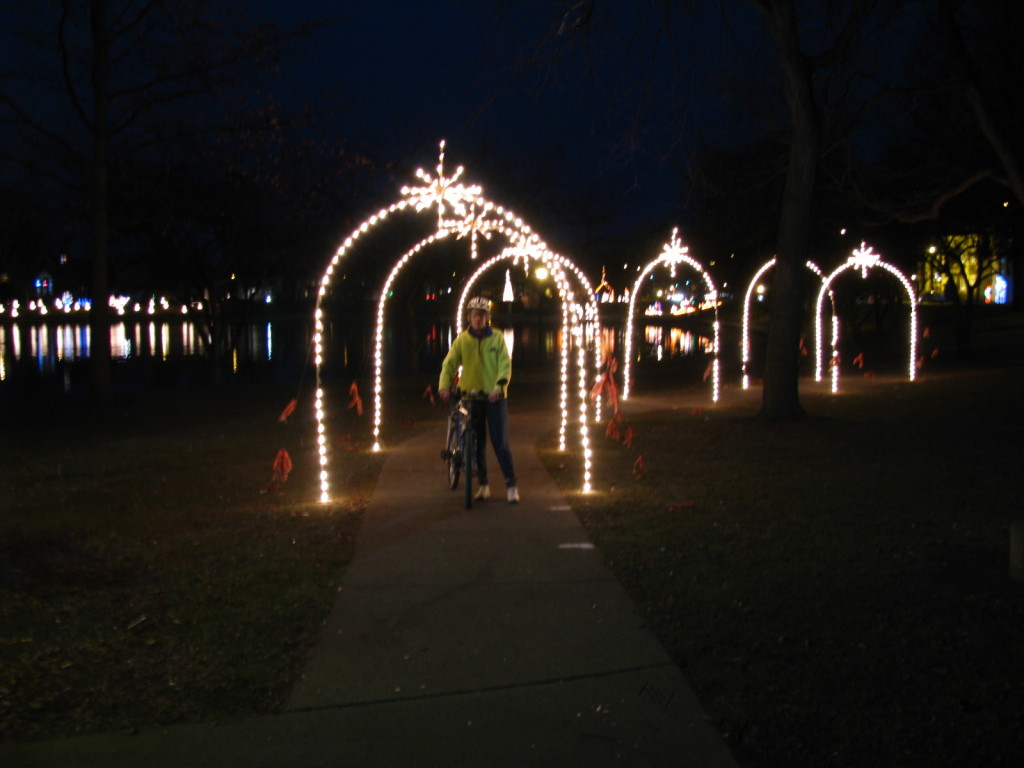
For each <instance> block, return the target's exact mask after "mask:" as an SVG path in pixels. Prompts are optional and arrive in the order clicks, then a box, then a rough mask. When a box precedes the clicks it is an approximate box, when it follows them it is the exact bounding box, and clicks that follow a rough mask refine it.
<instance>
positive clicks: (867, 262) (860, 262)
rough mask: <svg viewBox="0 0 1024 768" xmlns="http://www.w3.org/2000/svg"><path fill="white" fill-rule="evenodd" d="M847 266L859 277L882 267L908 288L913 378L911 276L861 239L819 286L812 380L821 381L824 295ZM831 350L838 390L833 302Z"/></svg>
mask: <svg viewBox="0 0 1024 768" xmlns="http://www.w3.org/2000/svg"><path fill="white" fill-rule="evenodd" d="M850 269H856V270H859V271H860V274H861V279H866V278H867V275H868V272H869V271H870V270H872V269H882V270H884V271H886V272H888V273H889V274H891V275H892V276H893V277H895V278H896V279H897V280H899V282H900V284H901V285H902V286H903V289H904V290H905V291H906V292H907V303H908V304H909V306H910V343H909V345H908V346H909V349H910V360H909V364H908V373H907V376H908V379H909V380H910V381H914V379H915V378H916V375H917V296H916V295H915V292H914V286H913V285H911V283H910V280H908V279H907V277H906V275H904V274H903V273H902V272H901V271H900V270H899V269H898V268H896V267H895V266H893V265H892V264H889V263H888V262H885V261H883V260H882V257H881V256H880V255H879V254H877V253H875V252H874V251H873V250H872V249H871V248H870V247H869V246H867V245H865V244H864V243H861V244H860V247H859V248H857V249H855V250H854V251H853V254H852V255H851V256H850V257H849V258H848V259H847V260H846V262H845V263H843V264H841V265H840V266H839V267H837V268H836V269H835V270H833V272H832V273H831V274H830V275H829V276H828V277H827V278H825V279H824V280H823V281H822V285H821V290H820V291H818V300H817V303H816V306H815V313H814V318H815V325H814V327H815V366H814V380H815V381H821V380H822V377H823V370H822V369H823V366H824V355H825V351H824V350H825V342H824V333H823V329H822V308H823V306H824V303H825V297H826V296H830V297H831V294H832V291H831V285H832V282H833V281H834V280H835V279H836V278H837V277H838V276H839V275H840V274H842V273H843V272H846V271H847V270H850ZM831 344H832V351H831V356H830V358H829V368H830V369H831V377H832V391H833V392H838V391H839V368H840V365H839V363H840V358H839V319H838V315H837V313H836V311H835V305H834V303H833V307H832V338H831Z"/></svg>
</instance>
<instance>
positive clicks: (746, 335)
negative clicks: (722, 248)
mask: <svg viewBox="0 0 1024 768" xmlns="http://www.w3.org/2000/svg"><path fill="white" fill-rule="evenodd" d="M775 261H776V259H775V258H774V257H772V258H771V259H769V260H768V261H766V262H765V263H764V264H762V265H761V268H760V269H759V270H757V272H755V273H754V276H753V277H752V278H751V280H750V284H749V285H748V286H747V292H746V294H745V295H744V297H743V326H742V327H743V330H742V339H741V347H742V348H741V358H742V360H741V364H742V373H743V389H749V388H750V371H749V370H748V366H749V364H750V301H751V298H752V296H753V295H754V293H755V292H757V290H758V288H759V287H761V285H760V280H761V277H762V276H763V275H764V273H765V272H767V271H768V270H769V269H771V268H772V267H774V266H775ZM806 267H807V268H808V269H809V270H811V272H813V273H814V274H815V275H817V276H818V279H819V280H824V279H825V275H824V273H823V272H822V271H821V267H819V266H818V265H817V264H815V263H814V262H813V261H810V260H808V261H807V262H806Z"/></svg>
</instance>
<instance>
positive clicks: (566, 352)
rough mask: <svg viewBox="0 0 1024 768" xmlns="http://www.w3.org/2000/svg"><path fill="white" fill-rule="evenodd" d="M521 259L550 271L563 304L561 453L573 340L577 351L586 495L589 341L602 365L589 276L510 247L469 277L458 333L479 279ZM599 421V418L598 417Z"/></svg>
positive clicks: (547, 256) (545, 254)
mask: <svg viewBox="0 0 1024 768" xmlns="http://www.w3.org/2000/svg"><path fill="white" fill-rule="evenodd" d="M520 259H521V260H522V261H523V264H524V266H527V265H529V264H530V263H531V262H533V261H536V262H539V263H541V264H543V265H544V266H546V267H547V269H548V271H549V272H550V273H551V274H552V276H553V277H554V281H555V285H556V287H557V289H558V295H559V299H560V301H561V307H562V334H561V337H562V338H561V345H560V359H561V369H560V376H559V380H560V389H559V394H560V397H559V407H560V411H561V421H560V424H559V431H558V450H560V451H564V450H566V433H567V430H568V426H569V376H570V372H569V369H570V340H571V342H572V344H573V345H574V347H575V349H576V369H577V374H578V385H579V391H578V398H579V399H578V403H579V405H578V408H579V413H578V424H579V429H580V449H581V451H582V454H583V485H582V491H583V492H584V493H587V492H589V491H590V490H591V484H590V479H591V461H592V452H591V449H590V435H589V426H588V422H589V416H588V405H587V394H588V389H589V387H588V383H587V359H586V352H587V347H588V341H590V342H591V344H590V346H593V349H594V357H595V359H596V367H597V368H598V369H600V365H601V361H600V359H599V356H600V350H599V341H598V340H599V338H600V329H599V328H598V327H597V323H598V319H597V302H596V300H595V299H594V298H593V291H592V290H590V282H589V281H588V280H587V278H586V276H585V275H584V274H583V273H582V272H581V271H580V270H579V268H578V267H577V266H576V265H575V264H573V263H572V262H571V261H569V260H568V259H566V258H565V257H564V256H560V255H559V254H556V253H552V252H551V251H548V250H543V249H539V248H537V247H536V246H530V247H526V248H523V247H519V246H510V247H508V248H506V249H505V250H504V251H502V253H500V254H498V255H497V256H493V257H491V258H490V259H488V260H487V261H485V262H484V263H483V264H481V265H480V267H479V268H478V269H477V270H476V272H474V273H473V274H472V275H471V276H470V278H469V280H467V281H466V285H465V287H464V288H463V291H462V294H461V296H460V297H459V303H458V306H457V308H456V318H455V326H456V331H457V332H460V333H461V331H462V318H463V317H464V308H465V306H466V302H467V301H468V300H469V297H470V296H471V295H472V292H473V288H474V286H475V284H476V282H477V280H478V279H479V278H480V276H481V275H483V274H484V272H486V271H487V270H489V269H491V268H492V267H493V266H495V265H496V264H498V263H501V262H504V261H507V260H511V261H512V263H513V264H515V263H518V261H519V260H520ZM570 274H572V275H573V276H574V277H575V278H576V280H577V282H578V283H579V290H580V291H581V292H582V293H583V295H584V296H587V297H589V298H590V303H589V304H588V305H586V306H583V305H580V304H579V303H577V302H576V301H575V296H576V293H575V291H574V290H573V285H572V281H571V280H570V279H569V275H570ZM588 337H589V338H588ZM596 418H600V417H599V416H597V417H596Z"/></svg>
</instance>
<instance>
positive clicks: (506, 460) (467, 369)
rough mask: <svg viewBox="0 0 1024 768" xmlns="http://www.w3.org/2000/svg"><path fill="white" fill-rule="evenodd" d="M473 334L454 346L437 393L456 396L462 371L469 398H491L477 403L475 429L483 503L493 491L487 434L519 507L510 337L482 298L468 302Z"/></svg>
mask: <svg viewBox="0 0 1024 768" xmlns="http://www.w3.org/2000/svg"><path fill="white" fill-rule="evenodd" d="M467 307H468V309H469V328H467V329H466V330H465V331H463V332H462V333H460V334H459V335H458V336H457V337H456V338H455V341H454V342H452V346H451V348H450V349H449V350H448V354H447V355H445V358H444V362H443V363H441V376H440V378H439V379H438V384H437V391H438V394H439V395H440V397H441V399H442V400H447V399H448V397H449V396H450V391H449V390H450V388H451V386H452V382H453V381H454V380H455V377H456V375H457V374H458V370H459V366H460V365H461V366H462V374H461V375H460V376H459V388H460V389H462V391H463V392H478V393H480V394H486V397H482V398H474V399H473V400H472V401H471V402H472V405H471V410H470V423H471V425H472V428H473V432H474V433H475V434H476V456H475V457H474V459H475V461H474V464H475V465H476V470H477V482H478V487H477V492H476V498H477V499H481V500H483V499H488V498H490V496H491V487H490V485H489V483H488V482H487V444H486V441H485V439H486V437H487V433H488V432H490V436H491V445H492V446H493V447H494V455H495V456H496V457H497V459H498V465H499V466H500V467H501V473H502V475H504V477H505V494H506V497H507V498H508V503H509V504H516V503H518V502H519V488H518V486H517V484H516V469H515V463H514V462H513V460H512V451H511V450H510V449H509V445H508V399H507V395H508V382H509V380H510V379H511V378H512V358H511V357H510V356H509V354H508V347H507V346H506V345H505V337H504V336H503V335H502V334H501V333H498V332H496V331H495V330H494V328H492V327H491V324H490V320H491V303H490V301H488V300H487V299H485V298H484V297H482V296H476V297H473V298H472V299H470V300H469V301H468V302H467Z"/></svg>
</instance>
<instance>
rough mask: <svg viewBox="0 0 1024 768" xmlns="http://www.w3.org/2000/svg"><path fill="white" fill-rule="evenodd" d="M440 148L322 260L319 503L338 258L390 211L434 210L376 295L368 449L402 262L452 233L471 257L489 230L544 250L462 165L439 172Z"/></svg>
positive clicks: (316, 344) (326, 475) (317, 344)
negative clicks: (431, 164)
mask: <svg viewBox="0 0 1024 768" xmlns="http://www.w3.org/2000/svg"><path fill="white" fill-rule="evenodd" d="M444 147H445V143H444V142H443V141H442V142H441V145H440V156H439V160H438V165H437V169H436V175H434V176H431V175H430V174H428V173H425V172H424V171H422V170H417V171H416V176H417V178H418V179H419V180H420V182H421V185H420V186H415V187H402V189H401V194H402V196H403V199H401V200H399V201H397V202H395V203H393V204H392V205H390V206H388V207H386V208H382V209H380V210H379V211H377V212H376V213H375V214H373V215H372V216H370V217H369V218H367V219H366V220H365V221H363V222H362V224H360V225H359V226H358V227H357V228H356V229H354V230H353V231H352V233H351V234H349V235H348V237H346V238H345V240H344V241H343V242H342V244H341V246H340V247H339V248H338V249H337V251H336V252H335V254H334V256H333V257H332V259H331V261H330V263H329V264H328V265H327V268H326V270H325V271H324V274H323V276H322V277H321V280H320V288H319V291H318V292H317V299H316V309H315V312H314V316H313V321H314V333H313V352H314V363H315V366H316V392H315V403H314V408H315V416H316V430H317V452H318V461H319V465H320V501H321V502H323V503H326V502H329V501H330V500H331V486H330V471H329V451H328V449H327V445H328V441H327V435H326V431H327V430H326V417H327V413H326V403H325V393H324V387H323V381H322V378H321V367H322V364H323V360H324V348H323V343H324V314H323V306H322V304H323V299H324V297H325V296H326V295H327V290H328V288H329V287H330V284H331V280H332V278H333V275H334V271H335V269H336V268H337V266H338V264H339V263H340V261H341V259H342V258H344V257H345V256H346V255H347V254H348V253H349V252H350V251H352V250H353V249H354V247H355V246H356V245H357V244H358V242H359V240H360V238H362V237H363V235H365V234H366V233H367V232H369V231H370V230H371V229H375V228H377V227H379V226H380V225H381V224H383V223H385V222H386V221H387V220H388V219H389V218H390V217H392V216H393V215H394V214H396V213H399V212H403V211H406V210H409V211H412V212H416V213H420V212H423V211H426V210H430V209H434V208H436V209H437V230H436V232H435V233H434V234H433V235H431V236H428V237H426V238H424V239H423V240H421V241H420V242H419V243H417V244H416V245H415V246H413V247H412V248H411V249H410V250H408V251H407V252H406V253H405V254H404V255H403V256H402V257H401V258H400V259H399V260H398V262H396V264H395V265H394V266H393V267H392V270H391V272H390V274H389V275H388V278H387V280H386V281H385V286H386V287H385V290H384V291H382V293H381V295H380V299H379V300H378V315H377V329H376V335H375V338H376V363H377V370H376V375H375V379H374V400H375V402H374V429H373V436H374V450H380V441H379V438H380V424H381V394H382V378H381V366H380V360H381V350H382V341H383V310H384V306H385V302H386V296H387V290H388V289H389V288H390V286H391V285H392V284H393V283H394V280H395V278H396V277H397V276H398V273H399V272H400V271H401V269H402V267H403V266H405V264H406V263H407V262H408V261H409V259H411V258H413V257H414V256H415V255H416V254H417V253H419V252H420V251H421V250H422V249H423V248H425V247H427V246H428V245H431V244H433V243H435V242H437V241H438V240H441V239H442V238H446V237H450V236H453V235H454V236H455V237H456V238H459V239H462V238H465V239H467V240H468V241H469V244H470V254H471V257H472V258H476V256H477V246H478V241H479V238H481V237H483V238H484V239H490V237H491V235H492V233H494V232H500V233H503V234H504V235H505V236H506V237H507V238H508V239H509V240H510V241H511V242H512V243H513V245H517V246H520V247H526V246H529V247H530V248H536V249H539V250H541V251H548V249H547V246H545V245H544V243H543V241H542V240H541V239H540V238H539V237H538V236H537V235H536V234H535V233H534V232H533V231H532V230H531V229H530V227H529V226H527V225H526V224H525V223H524V222H523V220H522V219H521V218H520V217H518V216H516V215H515V213H513V212H512V211H509V210H507V209H505V208H503V207H501V206H499V205H496V204H494V203H492V202H490V201H488V200H486V199H485V198H484V197H483V196H482V190H481V188H480V187H479V186H468V185H465V184H462V183H459V182H458V179H459V177H460V176H461V175H462V172H463V168H462V167H461V166H460V167H459V168H457V169H456V171H455V173H454V174H452V175H451V176H450V177H448V176H445V171H444Z"/></svg>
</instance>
